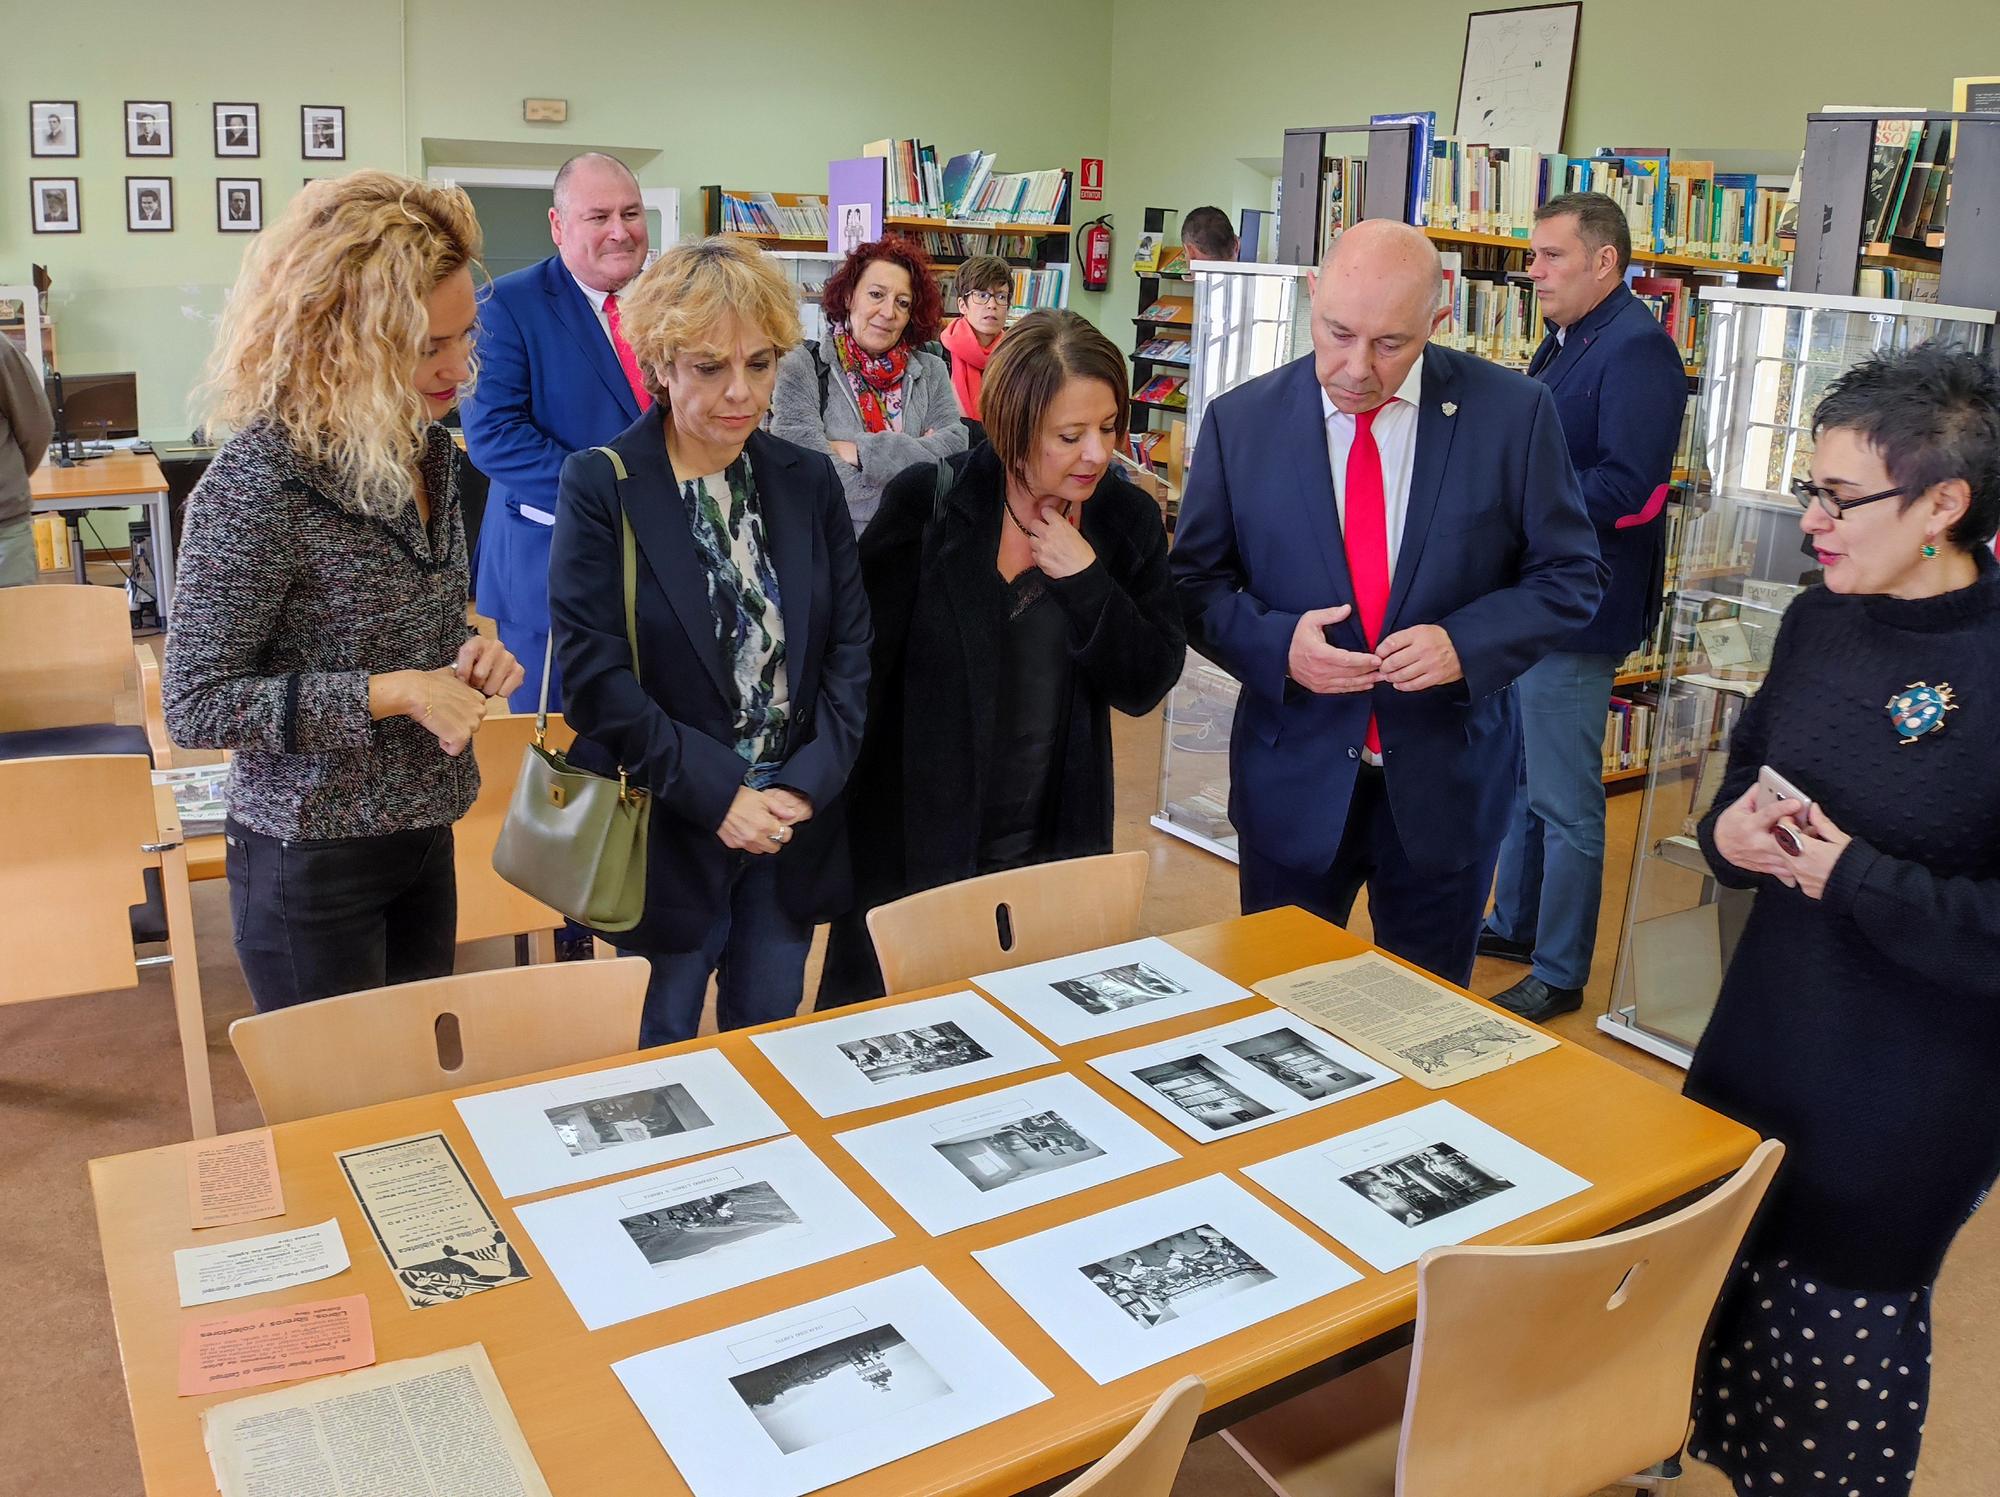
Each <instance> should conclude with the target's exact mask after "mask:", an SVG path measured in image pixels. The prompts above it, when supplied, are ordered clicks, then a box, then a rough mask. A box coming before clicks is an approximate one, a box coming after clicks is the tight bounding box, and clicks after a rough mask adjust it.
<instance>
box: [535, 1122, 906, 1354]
mask: <svg viewBox="0 0 2000 1497" xmlns="http://www.w3.org/2000/svg"><path fill="white" fill-rule="evenodd" d="M517 1211H518V1213H519V1215H520V1218H521V1225H522V1226H523V1227H524V1228H526V1229H527V1233H528V1235H529V1236H530V1237H531V1238H533V1239H534V1242H535V1246H536V1247H537V1248H539V1249H540V1250H541V1254H542V1256H543V1257H544V1258H546V1259H547V1260H548V1264H549V1267H550V1268H551V1269H552V1270H553V1271H554V1272H555V1276H556V1280H557V1282H559V1283H560V1284H561V1285H562V1286H563V1292H564V1293H566V1294H567V1295H569V1301H570V1303H571V1304H572V1305H574V1306H576V1313H577V1314H578V1315H580V1316H582V1317H583V1323H584V1324H585V1325H586V1326H588V1327H589V1328H590V1329H591V1330H593V1331H595V1330H599V1329H602V1328H603V1327H604V1326H608V1325H616V1324H617V1323H618V1322H619V1321H621V1320H630V1319H632V1317H633V1316H635V1315H647V1314H651V1313H652V1312H653V1311H655V1310H664V1309H667V1308H668V1307H670V1306H673V1305H682V1304H686V1303H687V1302H688V1301H689V1300H694V1299H700V1298H701V1297H702V1296H703V1295H707V1294H715V1293H718V1292H719V1291H721V1290H724V1289H733V1288H735V1287H736V1286H737V1285H739V1284H748V1283H750V1282H752V1281H753V1280H756V1279H764V1278H769V1277H770V1276H771V1275H772V1274H779V1273H785V1272H787V1271H788V1270H790V1269H794V1268H800V1267H803V1266H804V1265H805V1264H808V1263H818V1262H821V1261H822V1260H824V1259H827V1258H833V1257H837V1256H838V1255H840V1254H841V1253H850V1252H853V1251H854V1250H855V1249H856V1248H863V1247H867V1246H868V1245H869V1244H870V1243H872V1242H885V1241H887V1240H888V1239H889V1238H890V1237H891V1236H893V1235H894V1234H893V1233H891V1232H890V1230H889V1229H888V1228H887V1227H885V1226H883V1225H882V1223H881V1221H880V1220H879V1219H877V1217H876V1216H875V1213H874V1212H872V1211H870V1210H869V1209H868V1208H867V1207H866V1206H864V1205H862V1204H861V1202H860V1200H859V1199H858V1198H857V1197H856V1196H855V1194H854V1192H853V1191H851V1190H849V1189H848V1188H847V1187H846V1186H845V1185H842V1184H841V1183H840V1181H839V1179H837V1178H836V1177H835V1175H834V1173H833V1171H832V1170H830V1169H828V1168H827V1167H826V1166H825V1165H824V1164H821V1163H820V1162H819V1160H818V1159H817V1158H816V1157H814V1155H813V1152H812V1150H811V1149H809V1148H807V1147H806V1146H805V1144H803V1143H802V1142H800V1141H799V1140H798V1139H796V1138H781V1139H778V1140H776V1141H775V1142H772V1143H768V1144H757V1145H755V1146H754V1147H752V1148H748V1149H738V1150H737V1151H736V1152H735V1153H733V1154H722V1155H718V1156H717V1157H716V1158H713V1159H704V1160H703V1161H701V1163H699V1164H685V1165H682V1166H681V1167H680V1168H679V1169H672V1170H662V1171H660V1172H659V1173H658V1174H653V1175H639V1176H636V1177H634V1178H633V1179H630V1180H620V1181H617V1182H616V1183H615V1184H611V1185H600V1186H598V1187H597V1188H596V1189H595V1190H585V1191H578V1192H577V1193H575V1194H574V1195H566V1196H555V1197H553V1198H551V1199H549V1200H546V1201H536V1202H533V1203H532V1204H530V1205H526V1206H521V1207H518V1208H517Z"/></svg>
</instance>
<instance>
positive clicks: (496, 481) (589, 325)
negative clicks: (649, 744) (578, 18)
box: [461, 153, 652, 712]
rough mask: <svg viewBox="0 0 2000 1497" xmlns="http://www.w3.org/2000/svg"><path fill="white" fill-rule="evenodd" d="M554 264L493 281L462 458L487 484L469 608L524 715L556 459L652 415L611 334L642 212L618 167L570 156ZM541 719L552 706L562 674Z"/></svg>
mask: <svg viewBox="0 0 2000 1497" xmlns="http://www.w3.org/2000/svg"><path fill="white" fill-rule="evenodd" d="M549 237H550V238H551V239H553V240H554V241H555V245H556V253H555V254H553V255H551V256H549V258H548V259H546V260H544V261H542V262H541V263H540V264H539V265H530V266H529V267H528V268H527V269H526V270H517V271H514V272H512V273H511V274H508V275H504V276H502V277H500V279H499V280H497V281H495V282H494V283H493V284H492V285H491V286H489V287H488V288H487V290H486V294H485V295H484V296H483V297H482V298H481V302H480V309H479V381H478V383H477V384H476V385H475V386H474V387H473V391H472V393H471V395H470V396H468V397H467V398H466V400H465V402H464V405H463V408H462V416H461V419H462V420H463V422H464V425H465V451H466V455H467V456H468V457H470V458H471V459H472V465H473V466H474V467H475V468H477V469H478V470H479V471H480V472H482V473H484V474H485V475H486V477H487V478H488V479H489V480H490V481H491V484H492V487H491V488H490V489H489V490H488V492H487V496H486V515H485V519H484V520H483V522H482V523H481V525H480V530H479V555H478V558H477V563H478V579H477V592H478V606H479V611H480V612H481V613H483V614H485V615H486V616H487V617H489V618H491V619H492V620H493V621H494V623H495V624H497V625H498V626H499V634H500V640H501V642H502V643H503V644H505V645H506V646H507V648H508V649H509V650H510V651H512V652H513V655H514V658H515V659H516V660H518V661H520V662H521V664H522V666H523V667H524V668H525V669H526V671H527V673H528V675H527V680H526V681H525V682H524V683H523V684H522V686H521V689H520V690H519V691H517V692H515V693H514V695H513V696H512V697H511V698H509V703H510V705H511V706H512V707H513V708H514V710H515V711H516V712H532V711H534V710H535V703H536V699H537V697H538V695H539V694H540V691H541V685H542V662H543V661H544V660H545V659H547V649H548V642H549V535H550V531H551V529H552V528H553V527H554V525H555V522H556V485H557V480H558V479H559V478H560V476H561V474H562V465H563V459H565V458H567V457H568V456H569V455H570V454H571V453H572V452H580V451H582V450H583V449H584V448H586V447H597V446H601V445H603V444H604V443H606V442H609V441H610V440H611V439H612V438H613V437H615V436H617V435H618V434H619V433H621V432H622V431H624V430H625V428H626V427H628V426H630V425H631V424H632V423H633V422H634V421H636V420H638V419H639V413H640V412H641V411H642V410H644V409H645V408H646V407H647V406H648V405H650V404H651V403H652V402H651V397H650V396H648V395H647V394H646V390H645V387H644V385H642V384H641V383H640V380H639V365H638V362H637V360H635V359H634V358H633V357H632V350H631V346H630V345H629V344H627V343H626V342H625V340H624V337H623V335H622V334H621V332H620V330H619V317H618V295H617V293H618V292H619V291H621V290H623V289H624V287H625V285H626V284H627V283H628V282H629V281H631V280H632V279H633V277H635V276H637V275H638V274H639V272H640V271H641V270H643V269H645V267H646V238H647V236H646V209H645V204H644V203H643V202H642V201H641V199H640V195H639V183H638V179H637V178H635V177H634V176H633V175H632V173H631V171H630V170H629V169H628V168H627V167H626V166H625V164H624V163H623V162H622V161H619V160H618V159H617V158H616V157H613V156H603V155H597V154H594V153H593V154H590V155H584V156H576V157H572V158H571V159H570V160H568V161H566V162H564V163H563V166H562V169H561V170H560V171H558V172H557V173H556V181H555V202H554V205H553V206H552V207H551V208H550V209H549ZM550 669H551V673H552V676H554V678H553V679H551V680H550V682H549V710H550V711H557V710H559V709H560V708H561V706H562V683H561V680H560V678H559V676H555V673H554V667H553V666H551V667H550Z"/></svg>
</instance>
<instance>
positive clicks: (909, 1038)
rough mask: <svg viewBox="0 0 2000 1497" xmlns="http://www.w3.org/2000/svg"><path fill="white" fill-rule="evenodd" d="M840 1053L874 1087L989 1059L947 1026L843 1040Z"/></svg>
mask: <svg viewBox="0 0 2000 1497" xmlns="http://www.w3.org/2000/svg"><path fill="white" fill-rule="evenodd" d="M840 1053H841V1054H842V1055H845V1056H846V1057H847V1058H848V1060H849V1061H851V1062H852V1063H853V1065H854V1067H855V1068H856V1069H857V1070H859V1071H860V1072H861V1074H862V1075H864V1076H866V1077H867V1078H868V1079H869V1080H870V1081H872V1082H874V1083H875V1084H876V1085H877V1086H880V1085H882V1084H883V1083H884V1082H887V1081H900V1080H902V1079H903V1078H904V1077H906V1076H923V1075H927V1074H929V1073H930V1072H932V1071H948V1070H950V1069H952V1067H954V1066H969V1065H971V1064H973V1063H974V1062H975V1061H982V1060H991V1059H992V1058H993V1053H992V1052H991V1051H990V1050H988V1049H986V1048H985V1047H984V1046H983V1045H981V1044H980V1043H979V1042H978V1041H977V1040H975V1039H974V1038H973V1037H972V1036H971V1035H969V1034H967V1033H966V1032H965V1031H964V1030H963V1029H960V1028H959V1027H958V1025H956V1024H953V1023H950V1022H946V1023H943V1024H926V1025H924V1026H922V1027H921V1028H918V1029H897V1030H892V1031H890V1032H889V1033H888V1034H877V1035H871V1036H869V1037H868V1038H867V1039H863V1040H847V1041H845V1042H843V1043H842V1044H841V1046H840Z"/></svg>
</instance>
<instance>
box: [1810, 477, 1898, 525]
mask: <svg viewBox="0 0 2000 1497" xmlns="http://www.w3.org/2000/svg"><path fill="white" fill-rule="evenodd" d="M1902 492H1903V489H1902V488H1901V487H1900V486H1898V487H1896V488H1893V489H1884V490H1882V492H1881V493H1879V494H1863V495H1862V496H1861V497H1860V498H1859V499H1843V498H1841V497H1840V496H1839V495H1838V494H1836V493H1834V491H1833V490H1832V489H1829V488H1823V487H1821V486H1820V485H1819V484H1816V483H1814V482H1813V481H1812V480H1811V479H1809V478H1794V479H1793V480H1792V497H1793V498H1794V499H1796V500H1798V501H1799V508H1800V509H1811V508H1812V507H1813V505H1814V504H1815V503H1817V504H1818V505H1819V507H1820V508H1821V509H1822V510H1824V511H1826V513H1827V514H1828V516H1830V517H1831V518H1833V519H1836V520H1838V519H1839V518H1840V517H1841V516H1842V515H1844V514H1846V513H1847V512H1848V511H1849V510H1850V509H1859V508H1860V507H1861V506H1862V505H1864V504H1873V503H1875V501H1876V500H1878V499H1893V498H1895V497H1896V496H1897V495H1898V494H1900V493H1902Z"/></svg>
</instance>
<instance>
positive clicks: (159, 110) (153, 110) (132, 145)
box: [125, 99, 174, 156]
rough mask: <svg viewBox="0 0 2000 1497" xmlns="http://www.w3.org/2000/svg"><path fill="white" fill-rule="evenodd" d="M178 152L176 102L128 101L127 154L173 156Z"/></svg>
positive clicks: (126, 112)
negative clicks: (176, 145)
mask: <svg viewBox="0 0 2000 1497" xmlns="http://www.w3.org/2000/svg"><path fill="white" fill-rule="evenodd" d="M173 153H174V106H173V105H171V104H167V103H148V102H146V101H144V100H134V99H127V100H126V101H125V154H126V155H127V156H171V155H173Z"/></svg>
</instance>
